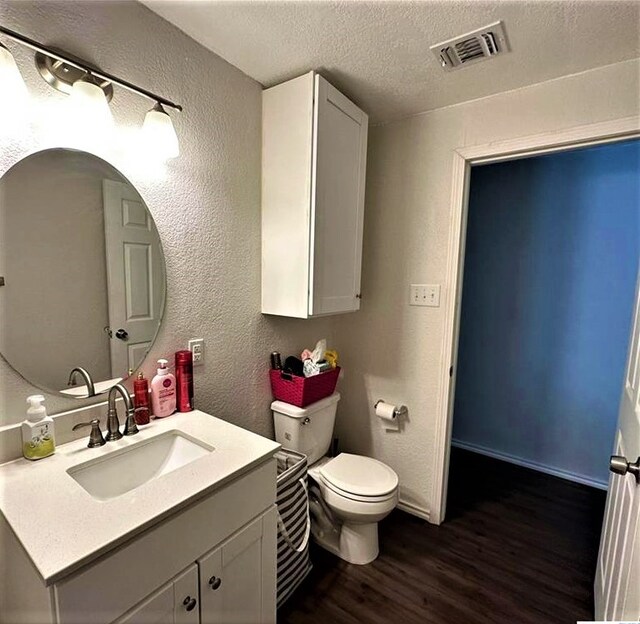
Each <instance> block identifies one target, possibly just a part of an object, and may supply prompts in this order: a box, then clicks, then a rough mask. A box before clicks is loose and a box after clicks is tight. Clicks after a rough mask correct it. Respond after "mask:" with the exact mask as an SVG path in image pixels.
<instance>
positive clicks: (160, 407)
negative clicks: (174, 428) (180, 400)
mask: <svg viewBox="0 0 640 624" xmlns="http://www.w3.org/2000/svg"><path fill="white" fill-rule="evenodd" d="M168 364H169V362H168V361H167V360H164V359H163V360H158V370H157V373H158V374H157V375H156V376H155V377H154V378H153V379H152V380H151V409H152V410H153V415H154V416H155V417H156V418H165V417H166V416H171V414H173V412H175V411H176V378H175V377H174V376H173V375H172V374H171V373H170V372H169V369H168V368H167V365H168Z"/></svg>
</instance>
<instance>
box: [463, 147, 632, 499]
mask: <svg viewBox="0 0 640 624" xmlns="http://www.w3.org/2000/svg"><path fill="white" fill-rule="evenodd" d="M639 257H640V141H633V142H630V143H623V144H615V145H606V146H602V147H595V148H590V149H586V150H578V151H573V152H566V153H563V154H552V155H549V156H541V157H538V158H527V159H524V160H517V161H512V162H507V163H500V164H496V165H489V166H484V167H476V168H474V169H473V170H472V173H471V191H470V198H469V215H468V225H467V245H466V255H465V272H464V288H463V294H462V317H461V323H460V343H459V348H458V374H457V379H456V400H455V411H454V417H453V437H454V439H455V440H457V441H460V442H463V443H465V444H470V445H472V446H479V447H481V448H484V449H487V450H490V451H496V452H498V453H504V454H507V455H510V456H512V457H514V458H516V459H520V460H524V461H526V462H533V463H535V464H539V465H541V466H543V467H546V468H549V469H552V470H559V471H561V472H564V473H566V474H568V475H572V476H574V477H576V478H578V479H586V480H587V481H595V482H598V483H600V484H601V485H604V486H605V487H606V484H607V481H608V479H609V477H608V475H609V471H608V466H607V459H608V456H609V453H610V451H611V448H612V447H613V441H614V436H615V432H616V423H617V422H618V408H619V403H620V392H621V387H622V379H623V377H624V367H625V361H626V357H627V351H628V347H629V344H628V343H629V333H630V327H631V316H632V313H633V303H634V295H635V288H636V273H637V269H638V259H639Z"/></svg>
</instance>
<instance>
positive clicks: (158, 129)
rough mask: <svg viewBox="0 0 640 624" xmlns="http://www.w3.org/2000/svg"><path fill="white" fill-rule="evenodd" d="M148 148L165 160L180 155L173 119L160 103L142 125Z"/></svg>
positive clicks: (149, 113) (148, 114)
mask: <svg viewBox="0 0 640 624" xmlns="http://www.w3.org/2000/svg"><path fill="white" fill-rule="evenodd" d="M142 133H143V135H144V141H145V144H146V146H147V147H148V148H149V149H150V150H153V151H154V152H156V153H158V154H159V155H160V156H162V157H164V158H175V157H176V156H178V155H179V154H180V146H179V144H178V137H177V135H176V131H175V128H174V127H173V123H172V121H171V117H169V115H168V114H167V111H165V110H164V108H162V104H160V102H156V104H155V106H154V107H153V108H152V109H151V110H150V111H148V112H147V114H146V115H145V117H144V123H143V124H142Z"/></svg>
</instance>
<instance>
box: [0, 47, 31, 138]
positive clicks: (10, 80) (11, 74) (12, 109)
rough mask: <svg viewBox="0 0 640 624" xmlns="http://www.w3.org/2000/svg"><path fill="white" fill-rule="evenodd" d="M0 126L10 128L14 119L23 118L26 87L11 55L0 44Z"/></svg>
mask: <svg viewBox="0 0 640 624" xmlns="http://www.w3.org/2000/svg"><path fill="white" fill-rule="evenodd" d="M0 94H2V95H1V96H0V111H1V112H2V118H0V125H1V126H2V127H6V128H10V127H11V126H12V124H14V123H15V121H16V117H20V118H21V117H24V116H25V108H26V104H27V86H26V85H25V84H24V80H23V79H22V76H21V74H20V70H19V69H18V66H17V65H16V61H15V59H14V58H13V55H12V54H11V52H9V50H7V48H5V47H4V46H3V45H2V44H1V43H0Z"/></svg>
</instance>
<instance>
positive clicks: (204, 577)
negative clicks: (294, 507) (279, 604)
mask: <svg viewBox="0 0 640 624" xmlns="http://www.w3.org/2000/svg"><path fill="white" fill-rule="evenodd" d="M198 566H199V568H200V601H201V604H200V610H201V622H202V624H269V623H272V622H275V621H276V613H275V611H276V607H275V595H276V516H275V508H273V509H271V510H270V511H268V512H267V513H266V514H264V515H262V516H261V517H259V518H257V519H256V520H254V521H253V522H251V523H250V524H248V525H247V526H246V527H244V528H243V529H241V530H240V531H239V532H238V533H236V534H235V535H234V536H232V537H231V538H230V539H229V540H227V541H226V542H224V543H223V544H221V545H220V546H218V547H217V548H215V549H214V550H213V551H211V552H210V553H208V554H206V555H205V556H203V557H202V558H201V559H199V560H198Z"/></svg>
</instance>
